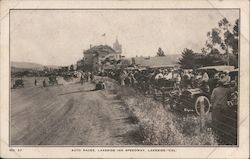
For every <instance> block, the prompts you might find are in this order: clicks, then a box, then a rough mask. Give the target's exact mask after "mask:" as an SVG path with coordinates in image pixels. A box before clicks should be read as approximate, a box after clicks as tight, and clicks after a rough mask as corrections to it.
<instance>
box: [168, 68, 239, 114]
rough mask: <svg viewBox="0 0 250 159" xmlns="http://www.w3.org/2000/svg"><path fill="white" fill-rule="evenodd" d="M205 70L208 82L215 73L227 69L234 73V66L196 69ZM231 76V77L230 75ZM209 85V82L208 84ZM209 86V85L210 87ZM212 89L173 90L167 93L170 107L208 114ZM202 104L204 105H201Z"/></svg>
mask: <svg viewBox="0 0 250 159" xmlns="http://www.w3.org/2000/svg"><path fill="white" fill-rule="evenodd" d="M202 70H204V71H206V72H207V73H208V75H209V77H210V80H209V83H211V82H212V81H213V77H214V74H215V73H218V72H223V71H228V72H229V75H230V74H236V73H233V72H235V69H234V66H208V67H202V68H199V69H198V71H202ZM231 78H232V77H231ZM209 85H210V84H209ZM210 88H211V87H210ZM211 93H212V89H207V88H205V87H202V86H200V87H198V88H188V89H182V90H181V91H178V90H174V91H171V92H170V93H169V96H170V98H171V101H170V108H171V109H173V110H180V111H186V112H195V113H196V114H197V115H200V114H201V108H203V111H204V112H203V113H204V114H208V113H209V112H210V110H211V103H210V96H211ZM201 106H204V107H201Z"/></svg>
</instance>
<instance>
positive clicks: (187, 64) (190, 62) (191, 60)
mask: <svg viewBox="0 0 250 159" xmlns="http://www.w3.org/2000/svg"><path fill="white" fill-rule="evenodd" d="M181 56H182V57H181V59H179V62H178V63H179V64H180V65H181V68H184V69H192V68H196V67H197V66H196V64H195V60H196V57H197V54H196V53H194V52H193V50H191V49H187V48H186V49H184V50H183V52H182V55H181Z"/></svg>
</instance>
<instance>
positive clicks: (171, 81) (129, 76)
mask: <svg viewBox="0 0 250 159" xmlns="http://www.w3.org/2000/svg"><path fill="white" fill-rule="evenodd" d="M105 73H106V74H107V76H109V77H111V78H114V79H116V80H117V81H120V84H121V86H125V85H126V86H131V85H132V86H138V87H142V89H143V92H147V91H148V90H147V89H149V88H150V86H158V87H172V88H174V89H178V90H182V89H188V88H201V89H203V90H204V91H205V92H210V93H211V92H212V90H213V89H214V88H215V87H216V86H218V82H222V83H223V84H224V85H229V84H231V83H232V81H231V77H230V76H229V72H228V71H221V72H216V73H214V74H213V73H211V72H209V73H208V72H206V70H191V69H189V70H184V69H174V68H168V69H142V70H140V69H131V70H110V71H107V72H105ZM233 82H234V83H235V84H236V83H237V81H233ZM142 85H143V86H142Z"/></svg>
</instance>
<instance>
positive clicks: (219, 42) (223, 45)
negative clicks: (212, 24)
mask: <svg viewBox="0 0 250 159" xmlns="http://www.w3.org/2000/svg"><path fill="white" fill-rule="evenodd" d="M238 23H239V20H238V19H237V20H236V22H235V24H234V26H233V27H232V24H230V23H229V21H228V20H227V19H226V18H223V19H222V20H220V21H219V22H218V28H213V29H212V31H210V32H208V33H207V37H208V39H207V41H206V46H205V48H203V49H202V52H203V54H206V55H207V54H211V55H212V54H214V52H216V54H217V53H220V54H222V55H223V56H224V57H222V58H223V59H226V61H227V64H228V65H229V64H230V65H232V64H236V63H235V61H237V59H238V55H237V54H238ZM230 54H234V55H235V56H234V57H236V58H237V59H233V58H232V57H233V56H231V55H230ZM216 58H218V57H216ZM231 62H232V63H231ZM237 65H238V64H237Z"/></svg>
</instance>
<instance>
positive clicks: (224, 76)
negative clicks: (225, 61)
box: [221, 71, 231, 84]
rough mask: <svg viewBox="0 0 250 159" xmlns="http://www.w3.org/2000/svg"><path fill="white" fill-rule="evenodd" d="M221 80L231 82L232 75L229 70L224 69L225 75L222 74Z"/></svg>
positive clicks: (226, 82)
mask: <svg viewBox="0 0 250 159" xmlns="http://www.w3.org/2000/svg"><path fill="white" fill-rule="evenodd" d="M221 80H222V82H224V83H225V84H228V83H230V81H231V77H230V76H229V71H224V72H223V76H221Z"/></svg>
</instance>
